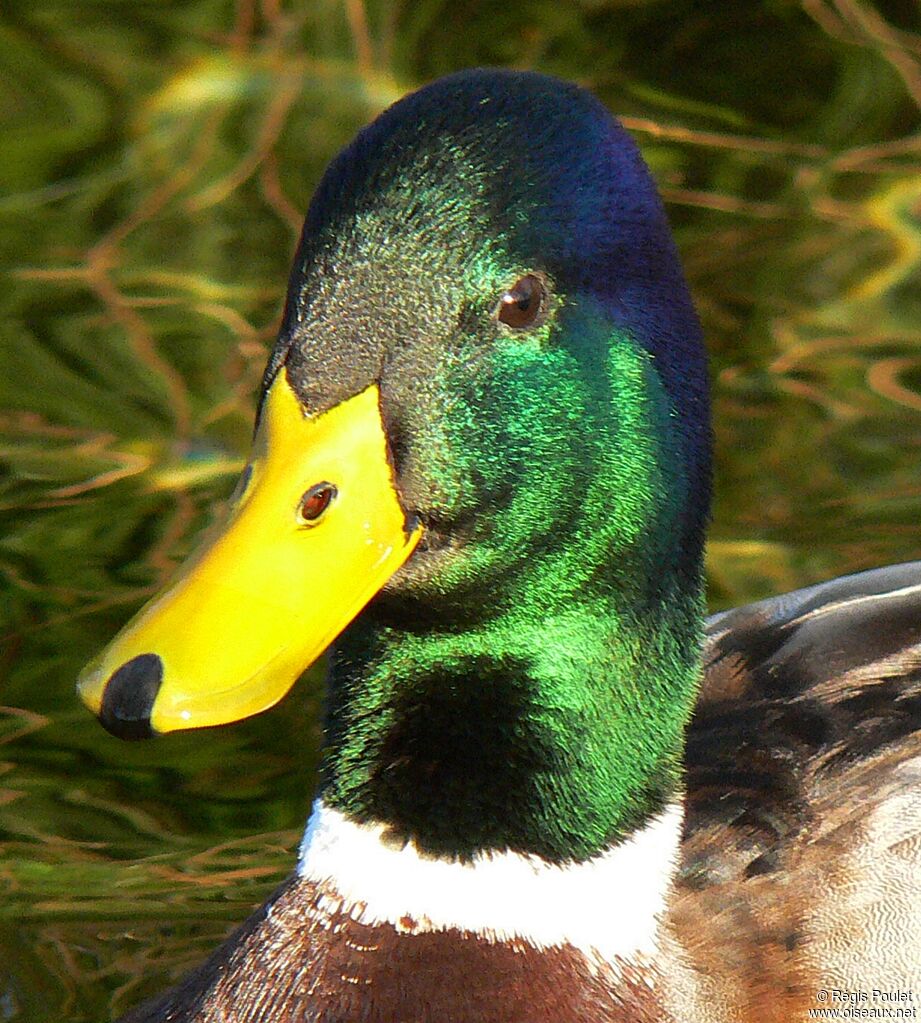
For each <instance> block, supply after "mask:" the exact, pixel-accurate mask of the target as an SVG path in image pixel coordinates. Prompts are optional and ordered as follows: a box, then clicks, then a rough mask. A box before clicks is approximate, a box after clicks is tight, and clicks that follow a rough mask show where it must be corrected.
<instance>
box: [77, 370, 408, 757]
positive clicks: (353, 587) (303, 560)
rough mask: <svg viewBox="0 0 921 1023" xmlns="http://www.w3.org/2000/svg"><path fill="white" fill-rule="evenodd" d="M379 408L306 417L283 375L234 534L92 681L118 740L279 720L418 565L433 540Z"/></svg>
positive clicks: (170, 592) (193, 564) (123, 640)
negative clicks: (398, 575)
mask: <svg viewBox="0 0 921 1023" xmlns="http://www.w3.org/2000/svg"><path fill="white" fill-rule="evenodd" d="M378 397H379V394H378V388H377V386H371V387H369V388H367V390H364V391H362V392H361V393H360V394H358V395H356V396H355V397H353V398H350V399H348V400H347V401H344V402H342V403H341V404H340V405H337V406H336V407H335V408H332V409H330V410H329V411H328V412H324V413H322V414H321V415H318V416H313V417H306V416H305V415H304V412H303V409H302V408H301V405H300V402H299V401H298V399H297V397H296V395H295V394H294V392H293V391H292V390H291V387H290V385H289V384H288V381H287V379H286V376H285V373H284V371H282V372H281V373H279V375H278V376H277V377H276V379H275V381H274V383H273V384H272V386H271V388H270V390H269V392H268V394H267V396H266V400H265V405H264V408H263V412H262V419H261V422H260V425H259V429H258V432H257V434H256V438H255V443H254V451H253V458H252V461H251V463H250V466H249V467H248V469H247V472H246V473H245V474H244V478H243V480H241V486H240V488H239V491H240V492H239V493H238V494H237V495H236V497H235V498H234V500H233V502H232V504H231V506H230V508H229V510H228V513H227V517H226V521H225V522H224V523H223V524H222V528H221V530H220V532H219V533H218V534H217V535H216V536H215V537H214V538H213V539H210V540H209V541H207V542H206V543H205V544H204V546H203V547H202V548H201V550H199V551H198V552H197V553H196V554H195V555H193V557H192V558H191V559H190V560H189V561H188V562H187V563H186V565H185V566H183V568H182V569H181V570H180V572H179V575H178V577H177V579H176V580H175V582H174V583H173V584H172V585H171V586H170V587H169V588H168V589H167V590H166V591H165V592H164V593H162V594H161V595H160V596H158V597H155V598H154V599H153V600H152V601H151V602H150V603H149V604H147V605H146V606H145V607H144V608H142V609H141V611H140V612H139V613H138V614H137V616H136V617H135V618H134V619H132V621H130V622H129V623H128V625H126V626H125V628H124V629H123V630H122V631H121V632H120V633H119V634H118V636H116V638H115V639H114V640H113V642H112V643H111V644H110V645H109V647H108V648H107V649H106V650H104V651H103V653H102V654H101V655H100V656H99V657H98V658H97V659H96V660H95V661H93V663H92V664H90V665H89V666H88V667H87V668H86V670H85V671H84V672H83V674H82V675H81V676H80V679H79V681H78V683H77V687H78V690H79V692H80V696H81V697H82V699H83V701H84V702H85V703H86V704H87V706H88V707H89V708H90V709H91V710H92V711H93V712H94V713H95V714H97V715H98V716H99V717H100V720H101V721H102V723H103V724H104V725H105V726H106V727H107V728H108V729H109V730H110V731H112V732H114V733H116V734H118V735H121V736H123V737H124V738H140V737H144V736H146V735H150V734H151V733H157V732H170V731H173V730H175V729H180V728H200V727H203V726H206V725H219V724H225V723H227V722H229V721H236V720H238V719H239V718H243V717H247V716H249V715H250V714H256V713H258V712H259V711H261V710H265V709H266V708H267V707H271V706H272V705H273V704H275V703H277V702H278V701H279V700H280V699H281V698H282V697H283V696H284V695H285V693H286V692H287V691H288V689H290V687H291V686H292V685H293V683H294V682H295V680H296V679H297V677H298V675H300V674H301V672H302V671H303V670H304V669H305V668H307V667H308V666H309V665H310V664H311V663H312V662H313V661H315V660H316V659H317V658H318V657H319V656H320V655H321V654H322V653H323V651H324V650H325V649H326V648H327V646H329V644H330V643H331V642H332V641H333V640H334V639H335V638H336V636H337V635H338V634H339V633H340V632H341V631H342V630H343V629H344V628H345V627H346V625H348V624H349V622H350V621H352V619H353V618H355V616H356V615H357V614H358V613H359V611H361V609H362V608H363V607H364V606H365V604H367V603H368V601H369V600H370V599H371V598H372V597H373V596H374V594H375V593H377V591H378V590H379V589H380V588H381V587H382V586H383V585H384V584H385V583H386V582H387V580H388V579H390V577H391V576H392V575H393V574H394V572H396V571H397V569H398V568H399V567H400V566H401V565H402V564H404V562H405V561H406V559H407V558H408V557H409V556H410V554H411V553H412V551H413V550H414V548H415V546H416V544H417V543H418V541H419V538H420V536H421V535H422V527H421V526H419V525H411V526H410V525H407V523H406V519H405V515H404V512H403V509H402V507H401V506H400V502H399V499H398V497H397V493H396V490H395V488H394V482H393V476H392V472H391V467H390V464H389V461H388V457H387V440H386V436H385V434H384V428H383V424H382V423H381V417H380V411H379V406H378ZM247 476H248V477H249V478H248V479H247Z"/></svg>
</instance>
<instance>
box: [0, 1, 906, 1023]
mask: <svg viewBox="0 0 921 1023" xmlns="http://www.w3.org/2000/svg"><path fill="white" fill-rule="evenodd" d="M478 64H494V65H504V66H512V67H522V68H535V69H539V70H542V71H547V72H551V73H555V74H559V75H562V76H564V77H567V78H572V79H575V80H577V81H579V82H581V83H582V84H584V85H586V86H587V87H589V88H591V89H592V90H594V91H595V92H596V93H597V94H598V95H599V96H600V97H601V98H602V99H603V100H604V101H605V103H607V104H608V105H609V107H610V108H611V109H612V110H613V111H615V112H616V113H618V114H620V115H621V116H622V118H623V120H624V122H625V123H626V124H627V126H628V127H629V128H630V129H631V130H632V131H633V133H634V134H635V137H636V138H637V140H638V142H639V143H640V145H641V147H642V149H643V152H644V154H645V156H646V158H647V160H648V161H649V163H650V165H651V167H652V169H653V171H654V173H655V175H656V177H657V179H658V181H659V183H660V187H661V189H662V191H663V194H664V196H665V199H666V202H667V204H668V207H669V214H670V216H671V218H672V222H673V224H674V227H675V231H676V235H677V238H678V242H679V245H680V248H681V251H682V255H683V259H684V263H685V267H686V270H687V274H688V277H689V280H690V283H691V287H692V290H693V293H694V295H695V298H696V301H697V304H698V307H699V310H700V313H701V316H702V319H703V322H704V326H705V329H706V333H707V336H708V341H709V344H710V349H711V352H712V355H713V380H714V392H715V419H716V431H717V501H716V508H715V514H714V523H713V530H712V542H711V545H710V549H709V555H708V571H709V579H710V588H711V598H712V604H713V606H714V608H717V607H723V606H727V605H729V604H733V603H738V602H741V601H745V600H748V599H753V598H755V597H758V596H761V595H764V594H767V593H771V592H777V591H779V590H783V589H789V588H793V587H795V586H797V585H802V584H806V583H809V582H812V581H816V580H818V579H821V578H827V577H829V576H833V575H837V574H841V573H844V572H847V571H852V570H857V569H859V568H864V567H870V566H872V565H876V564H883V563H886V562H891V561H897V560H901V559H907V558H911V557H914V556H917V555H918V553H919V550H921V543H919V535H918V519H919V508H921V486H919V474H918V460H919V455H921V432H919V429H918V426H919V422H921V289H919V270H921V173H919V171H921V123H919V99H921V10H919V5H918V4H917V3H916V2H914V0H874V2H870V0H758V2H755V0H752V2H749V3H744V4H731V3H725V2H715V0H575V2H567V3H560V2H559V0H521V2H518V3H515V4H508V3H498V2H495V3H494V2H486V0H480V2H477V0H450V2H448V0H412V2H410V0H405V2H399V0H284V2H283V0H237V2H235V3H232V2H230V0H147V2H144V0H130V2H129V0H96V2H92V0H57V2H55V0H8V2H7V3H6V4H5V5H4V8H3V11H2V12H0V132H2V137H0V143H2V149H0V154H2V155H0V255H2V259H0V272H2V275H3V276H2V287H0V636H2V639H0V704H2V706H0V892H2V895H3V898H2V901H0V1020H15V1021H26V1020H28V1021H29V1023H43V1021H46V1020H47V1021H52V1020H53V1021H61V1020H70V1021H74V1023H77V1021H96V1020H101V1019H106V1018H108V1015H109V1012H110V1011H115V1010H117V1009H123V1008H125V1007H127V1005H128V1004H130V1003H132V1002H133V1001H134V1000H136V999H137V998H138V997H140V996H141V995H142V994H144V993H149V992H151V991H153V990H156V989H157V988H158V987H160V986H162V984H163V983H164V982H165V981H166V980H167V979H169V978H170V977H173V976H175V975H176V974H177V973H178V972H179V971H181V970H182V969H183V968H185V967H186V966H187V965H188V964H190V963H191V962H192V961H194V960H195V959H196V958H199V957H200V956H201V955H202V954H203V952H204V951H205V950H206V949H207V948H209V947H211V946H212V945H213V944H214V943H215V942H216V941H217V940H218V938H219V937H220V935H221V934H222V933H223V932H224V931H225V930H226V929H227V927H228V926H229V925H230V924H231V923H232V922H233V921H235V920H239V919H241V918H242V917H243V915H245V912H246V908H247V907H248V906H249V905H250V904H252V903H254V902H256V901H258V900H259V899H260V898H261V897H262V896H263V894H264V893H265V892H266V891H267V890H268V889H269V888H270V887H271V886H272V885H273V884H274V882H275V881H276V880H277V879H278V878H279V877H281V876H282V875H283V874H284V873H285V871H286V870H287V869H288V867H289V865H290V863H291V860H292V847H293V844H294V842H295V841H296V838H297V834H298V832H299V828H300V824H301V822H302V820H303V818H304V816H305V814H306V810H307V805H308V802H309V797H310V792H311V784H312V782H311V778H312V769H313V757H314V753H315V749H316V744H317V740H318V733H317V726H316V707H317V701H318V679H317V676H316V674H314V675H313V676H310V677H308V678H307V679H306V681H305V682H304V683H303V684H302V685H301V686H300V687H299V688H298V689H297V690H296V691H295V693H294V695H293V696H292V697H291V698H289V699H288V700H287V701H286V702H285V703H284V704H283V705H282V706H281V707H279V708H277V709H276V710H274V711H272V712H270V713H269V714H267V715H264V716H263V717H261V718H259V719H257V720H254V721H249V722H244V723H242V724H240V725H239V726H235V727H233V728H230V729H226V730H222V731H219V732H207V733H198V734H193V735H180V736H172V737H169V738H167V739H165V740H163V741H161V742H158V743H155V744H152V745H144V746H124V745H122V744H119V743H118V742H117V741H116V740H114V739H112V738H110V737H109V736H107V735H104V734H103V733H102V732H101V730H100V729H99V728H98V726H97V725H96V724H95V723H94V722H93V721H91V720H89V719H88V717H87V715H85V714H84V712H83V711H82V710H81V709H80V708H79V707H78V706H77V704H76V701H75V698H74V696H73V680H74V678H75V676H76V674H77V672H78V670H79V668H80V667H81V665H82V664H83V663H84V662H85V661H86V660H87V659H88V658H89V657H90V656H91V655H92V654H93V653H94V652H95V651H96V650H97V649H98V648H99V647H101V646H102V645H103V644H104V643H105V641H106V639H107V638H108V637H109V636H111V635H112V633H113V632H114V631H115V630H116V629H117V628H118V626H119V625H120V624H121V623H122V622H123V621H124V620H125V619H126V618H127V617H128V615H129V614H130V613H131V612H132V611H133V610H134V609H135V608H136V607H137V606H138V605H139V604H140V603H141V601H142V600H143V599H144V598H145V597H146V596H147V595H148V594H149V593H150V592H152V590H153V589H155V588H156V587H157V586H158V585H160V584H161V583H162V582H163V581H164V579H165V578H166V577H167V576H168V575H169V573H170V571H171V569H172V567H173V566H174V565H175V563H176V561H177V560H178V559H180V558H181V556H182V555H183V554H184V553H185V552H187V551H188V549H189V547H190V544H191V542H192V539H193V537H194V535H195V533H196V532H197V530H198V529H200V528H201V526H202V524H203V523H204V522H206V521H207V519H208V517H209V509H210V508H212V507H213V506H214V504H215V502H216V501H218V500H219V499H220V498H222V497H223V496H224V495H226V494H227V493H228V492H229V490H230V489H231V487H232V484H233V480H234V477H235V474H236V473H237V472H238V471H239V469H240V467H241V466H242V462H243V458H244V456H245V452H246V448H247V444H248V439H249V433H250V426H251V416H252V409H253V401H254V396H255V391H256V387H257V384H258V380H259V375H260V373H261V369H262V365H263V361H264V359H265V356H266V351H267V348H268V346H269V345H270V344H271V341H272V339H273V335H274V331H275V329H276V326H277V322H278V317H279V313H280V309H281V303H282V299H283V291H284V285H285V281H286V277H287V272H288V263H289V260H290V257H291V253H292V250H293V246H294V242H295V238H296V234H297V231H298V230H299V227H300V221H301V217H302V214H303V211H304V210H305V208H306V204H307V202H308V200H309V197H310V194H311V192H312V189H313V188H314V186H315V184H316V182H317V180H318V178H319V176H320V174H321V173H322V171H323V168H324V167H325V165H326V163H327V161H328V160H329V159H330V157H331V156H332V155H333V154H334V153H335V152H336V151H337V150H338V149H339V148H340V147H341V146H342V145H343V144H344V143H345V142H347V141H348V139H349V138H350V137H351V135H352V134H353V133H354V131H355V130H356V129H357V128H358V127H359V126H360V125H362V124H363V123H365V122H366V121H367V120H368V119H370V118H371V117H373V116H374V114H375V113H377V112H378V111H379V110H381V109H382V108H383V107H385V106H386V105H387V104H388V103H390V102H392V101H393V100H394V99H396V98H397V97H398V96H400V95H402V94H403V93H404V92H405V91H407V90H409V89H411V88H413V87H415V86H417V85H419V84H421V83H423V82H425V81H428V80H429V79H431V78H433V77H435V76H437V75H439V74H442V73H445V72H448V71H452V70H455V69H457V68H461V67H466V66H472V65H478Z"/></svg>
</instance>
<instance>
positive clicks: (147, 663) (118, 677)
mask: <svg viewBox="0 0 921 1023" xmlns="http://www.w3.org/2000/svg"><path fill="white" fill-rule="evenodd" d="M162 682H163V661H161V660H160V658H159V657H158V656H157V655H156V654H138V656H137V657H132V658H131V660H130V661H126V662H125V663H124V664H123V665H122V666H121V667H120V668H119V669H118V671H116V672H114V673H113V674H112V677H111V678H110V679H109V681H108V682H107V683H106V687H105V690H104V691H103V694H102V706H101V707H100V708H99V721H100V723H101V724H102V727H103V728H105V729H106V731H108V732H111V733H112V734H113V735H116V736H118V738H119V739H150V738H152V737H153V735H154V732H153V730H152V729H151V727H150V714H151V711H152V710H153V705H154V700H156V698H157V693H158V692H159V691H160V684H161V683H162Z"/></svg>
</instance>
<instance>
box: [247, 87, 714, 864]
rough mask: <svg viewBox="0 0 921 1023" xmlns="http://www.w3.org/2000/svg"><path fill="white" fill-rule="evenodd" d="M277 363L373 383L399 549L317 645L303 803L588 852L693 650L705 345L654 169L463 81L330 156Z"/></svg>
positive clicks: (642, 772)
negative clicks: (318, 736)
mask: <svg viewBox="0 0 921 1023" xmlns="http://www.w3.org/2000/svg"><path fill="white" fill-rule="evenodd" d="M282 366H284V367H286V372H287V375H288V379H289V381H290V382H291V385H292V387H293V388H294V390H295V392H296V393H297V395H298V397H299V399H300V400H301V402H302V404H303V405H304V407H305V408H306V409H307V410H309V411H321V410H325V409H329V408H332V407H333V406H335V405H337V404H339V403H341V402H342V401H344V400H346V399H348V398H350V397H352V396H353V395H355V394H357V393H358V392H360V391H361V390H363V389H364V388H366V387H367V386H369V385H370V384H371V383H374V382H377V383H378V384H379V387H380V394H381V407H382V413H383V420H384V424H385V428H386V433H387V439H388V443H389V447H390V451H391V455H392V461H393V466H394V474H395V479H396V483H397V488H398V492H399V495H400V500H401V503H402V505H403V508H404V510H405V511H406V513H407V515H412V516H418V518H419V519H420V520H421V521H422V523H423V525H424V527H425V535H424V537H423V540H422V542H421V544H420V546H419V548H418V549H417V550H416V552H415V553H414V554H413V555H412V557H411V558H410V560H409V562H408V563H407V564H406V565H405V566H404V568H403V569H402V570H401V571H400V572H399V573H398V574H397V575H396V576H395V577H394V578H393V579H392V580H391V582H390V583H389V584H388V586H387V587H386V588H385V590H384V591H383V592H382V593H381V594H380V595H379V596H378V598H377V599H376V600H375V601H374V602H373V603H372V604H371V605H370V607H369V608H368V609H367V610H366V611H365V612H364V613H363V615H362V616H361V617H360V618H359V620H358V621H357V622H356V623H355V624H354V625H353V626H352V627H351V628H350V629H349V630H348V631H347V632H346V634H345V635H344V636H343V637H342V639H341V640H340V642H339V643H338V644H337V647H336V652H335V655H334V669H333V672H332V677H331V683H330V686H331V688H330V697H329V718H328V729H327V748H326V753H325V761H324V763H325V767H324V780H323V787H324V797H325V798H326V800H327V801H328V802H330V803H332V804H334V805H336V806H339V807H340V808H342V809H344V810H346V811H349V812H351V813H352V814H354V815H355V816H357V817H359V818H360V819H372V818H374V819H382V820H385V821H387V822H389V823H390V824H391V826H392V827H393V830H394V833H395V834H396V835H398V836H402V837H404V838H412V839H415V840H416V841H417V842H419V844H420V845H422V846H423V847H424V848H428V849H430V850H431V851H433V852H437V853H440V854H452V855H469V854H471V853H474V852H476V851H478V850H481V849H488V848H514V849H519V850H523V851H530V852H537V853H540V854H542V855H545V856H548V857H551V858H555V859H565V858H567V857H575V858H584V857H586V856H590V855H592V854H593V853H594V852H596V851H597V850H598V849H600V848H602V847H603V846H604V845H606V844H607V843H609V842H610V841H616V840H617V839H618V838H619V837H621V836H623V835H624V834H626V833H628V832H629V831H630V829H631V828H633V827H635V826H636V825H637V824H639V823H640V822H642V821H643V820H644V819H646V818H647V817H648V816H649V815H650V814H651V813H654V812H655V811H656V810H657V809H658V808H660V807H661V805H662V804H663V802H664V801H666V800H667V799H668V798H670V797H671V796H672V794H673V793H674V791H675V788H676V785H677V783H678V779H679V764H680V758H681V749H682V736H683V729H684V724H685V721H686V718H687V716H688V714H689V711H690V706H691V703H692V700H693V696H694V691H695V685H696V679H697V675H698V659H699V653H698V650H699V628H700V587H701V557H702V546H703V531H704V525H705V522H706V518H707V513H708V503H709V451H710V442H709V422H708V411H707V385H706V364H705V356H704V352H703V347H702V343H701V337H700V330H699V327H698V324H697V321H696V318H695V315H694V312H693V308H692V306H691V302H690V299H689V297H688V293H687V289H686V286H685V284H684V281H683V279H682V275H681V270H680V267H679V264H678V260H677V256H676V253H675V250H674V246H673V243H672V240H671V237H670V234H669V230H668V227H667V224H666V221H665V218H664V214H663V211H662V208H661V205H660V202H659V200H658V197H657V195H656V191H655V187H654V185H653V183H652V181H651V178H650V176H649V173H648V171H647V169H646V167H645V166H644V164H643V162H642V159H641V158H640V156H639V154H638V152H637V150H636V148H635V146H634V145H633V143H632V142H631V140H630V139H629V137H628V136H627V135H626V133H625V132H624V131H623V129H622V128H621V127H620V126H619V125H618V124H617V123H616V122H615V121H614V120H613V119H612V118H611V116H610V115H609V114H608V113H607V112H606V111H605V109H604V108H603V107H602V106H601V105H600V104H599V103H598V102H597V101H596V100H594V99H593V98H592V97H591V96H589V95H588V94H587V93H585V92H584V91H582V90H580V89H578V88H576V87H575V86H572V85H569V84H566V83H563V82H560V81H557V80H555V79H552V78H548V77H545V76H542V75H536V74H524V73H517V72H506V71H470V72H463V73H461V74H458V75H453V76H451V77H448V78H445V79H441V80H440V81H438V82H436V83H434V84H433V85H430V86H428V87H427V88H425V89H422V90H420V91H419V92H417V93H415V94H413V95H411V96H409V97H407V98H406V99H404V100H402V101H401V102H400V103H398V104H396V105H395V106H394V107H392V108H391V109H390V110H388V111H387V112H385V113H384V114H383V115H381V117H379V118H378V119H377V120H376V121H375V122H374V123H373V124H372V125H370V126H369V127H368V128H366V129H365V130H364V131H362V132H361V133H359V135H358V137H357V138H356V139H355V140H354V142H353V143H352V144H351V145H350V146H349V147H348V148H347V149H346V150H344V151H343V152H342V153H341V154H340V155H339V156H338V157H337V159H336V160H335V161H334V162H333V164H332V165H331V167H330V168H329V170H328V172H327V174H326V176H325V178H324V180H323V182H322V183H321V185H320V187H319V189H318V191H317V193H316V196H315V197H314V200H313V203H312V204H311V208H310V211H309V213H308V216H307V221H306V224H305V228H304V234H303V238H302V241H301V245H300V248H299V250H298V254H297V257H296V260H295V266H294V270H293V273H292V278H291V287H290V292H289V299H288V307H287V311H286V315H285V322H284V325H283V328H282V332H281V336H280V339H279V342H278V344H277V346H276V349H275V351H274V353H273V356H272V359H271V362H270V365H269V368H268V370H267V375H266V382H267V385H268V384H269V383H270V382H271V381H272V379H274V377H275V375H276V374H277V373H278V371H279V369H280V368H281V367H282Z"/></svg>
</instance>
